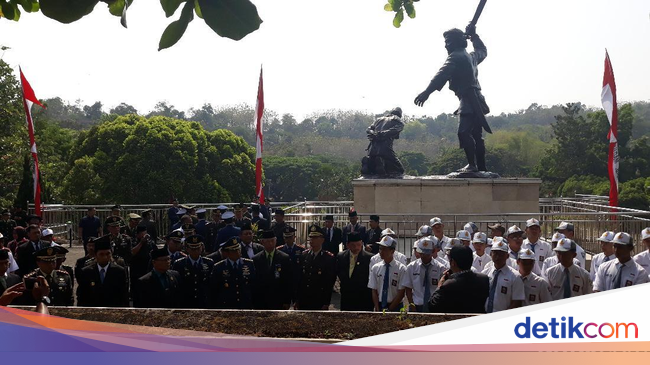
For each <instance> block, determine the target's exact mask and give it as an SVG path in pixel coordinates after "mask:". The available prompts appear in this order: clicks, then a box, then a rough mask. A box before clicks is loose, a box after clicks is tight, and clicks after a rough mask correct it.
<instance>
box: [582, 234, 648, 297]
mask: <svg viewBox="0 0 650 365" xmlns="http://www.w3.org/2000/svg"><path fill="white" fill-rule="evenodd" d="M612 243H613V244H614V252H615V255H616V259H614V260H612V261H608V262H606V263H603V264H602V265H600V267H599V268H598V272H597V273H596V280H595V281H594V291H595V292H599V291H606V290H612V289H619V288H624V287H626V286H632V285H638V284H645V283H647V282H648V281H650V279H649V278H648V273H647V272H646V271H645V270H644V269H643V267H642V266H641V265H639V264H637V263H636V262H635V261H634V260H632V251H634V243H633V242H632V237H631V236H630V235H629V234H627V233H625V232H619V233H617V234H616V236H614V239H613V240H612Z"/></svg>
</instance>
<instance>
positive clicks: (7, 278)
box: [0, 250, 21, 295]
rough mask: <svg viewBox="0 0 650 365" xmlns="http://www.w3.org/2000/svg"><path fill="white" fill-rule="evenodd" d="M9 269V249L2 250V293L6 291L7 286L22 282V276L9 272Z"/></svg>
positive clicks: (0, 280)
mask: <svg viewBox="0 0 650 365" xmlns="http://www.w3.org/2000/svg"><path fill="white" fill-rule="evenodd" d="M7 269H9V251H7V250H0V295H2V293H4V291H5V290H7V288H9V287H11V286H13V285H16V284H18V283H20V281H21V280H20V276H18V275H16V274H12V273H8V272H7Z"/></svg>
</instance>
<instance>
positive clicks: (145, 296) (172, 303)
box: [133, 248, 181, 308]
mask: <svg viewBox="0 0 650 365" xmlns="http://www.w3.org/2000/svg"><path fill="white" fill-rule="evenodd" d="M151 263H152V267H153V269H152V270H151V271H150V272H148V273H147V274H145V275H144V276H142V277H141V278H139V279H138V286H137V287H138V291H137V292H135V293H134V298H133V305H134V306H135V307H138V308H178V307H179V304H180V303H179V302H180V297H181V290H180V276H179V275H178V273H177V272H176V271H173V270H170V268H171V267H170V266H171V262H170V259H169V252H168V251H167V249H165V248H156V249H154V250H153V251H151Z"/></svg>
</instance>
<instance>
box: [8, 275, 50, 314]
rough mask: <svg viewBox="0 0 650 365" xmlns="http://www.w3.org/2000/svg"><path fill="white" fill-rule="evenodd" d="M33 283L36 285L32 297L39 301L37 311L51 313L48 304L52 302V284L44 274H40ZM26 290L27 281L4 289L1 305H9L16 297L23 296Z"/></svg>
mask: <svg viewBox="0 0 650 365" xmlns="http://www.w3.org/2000/svg"><path fill="white" fill-rule="evenodd" d="M33 285H34V287H33V288H32V290H31V293H32V297H33V298H34V300H35V301H36V303H37V304H36V310H35V312H37V313H41V314H50V312H49V310H48V309H47V306H48V304H49V303H50V299H49V296H50V286H49V285H48V283H47V280H45V278H44V277H42V276H38V277H36V281H35V282H33ZM25 291H26V290H25V283H24V282H22V281H21V282H20V283H18V284H15V285H13V286H10V287H9V288H7V290H5V291H4V293H3V294H2V296H0V306H7V305H9V304H11V302H12V301H13V300H14V299H16V298H18V297H20V296H22V295H23V294H24V293H25Z"/></svg>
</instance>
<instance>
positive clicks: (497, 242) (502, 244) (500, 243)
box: [482, 237, 519, 274]
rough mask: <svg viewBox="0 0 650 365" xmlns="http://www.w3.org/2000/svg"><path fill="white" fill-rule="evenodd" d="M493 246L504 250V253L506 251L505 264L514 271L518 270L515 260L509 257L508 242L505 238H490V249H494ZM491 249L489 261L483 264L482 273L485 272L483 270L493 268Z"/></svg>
mask: <svg viewBox="0 0 650 365" xmlns="http://www.w3.org/2000/svg"><path fill="white" fill-rule="evenodd" d="M495 248H498V249H499V251H503V250H505V252H506V253H508V255H507V256H508V258H507V260H506V265H508V266H510V267H511V268H513V269H514V270H515V271H518V270H519V266H517V260H515V259H513V258H512V257H510V254H509V252H510V249H509V247H508V242H507V241H506V239H505V238H503V237H494V238H493V239H492V251H494V249H495ZM492 251H490V259H491V261H490V262H488V263H487V264H485V267H484V268H483V271H482V273H483V274H485V271H486V270H488V269H492V268H494V255H492Z"/></svg>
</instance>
